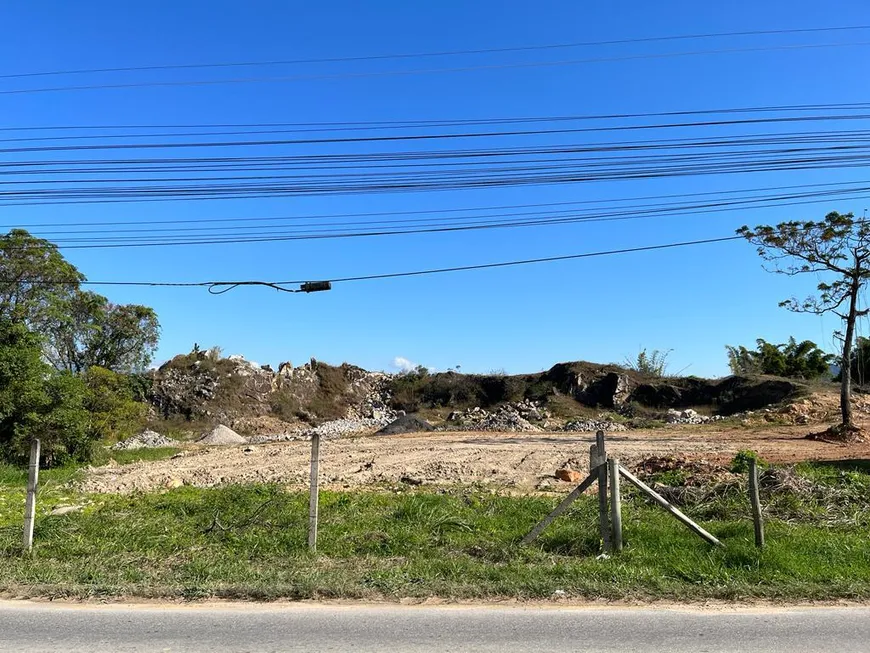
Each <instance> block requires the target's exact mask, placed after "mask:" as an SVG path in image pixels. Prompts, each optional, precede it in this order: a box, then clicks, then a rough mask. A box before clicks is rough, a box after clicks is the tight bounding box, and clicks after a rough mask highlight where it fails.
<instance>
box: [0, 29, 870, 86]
mask: <svg viewBox="0 0 870 653" xmlns="http://www.w3.org/2000/svg"><path fill="white" fill-rule="evenodd" d="M868 45H870V41H852V42H840V43H805V44H795V45H769V46H759V47H742V48H720V49H712V50H694V51H688V52H663V53H645V54H633V55H622V56H612V57H591V58H587V59H567V60H561V61H523V62H514V63H502V64H487V65H476V66H457V67H450V68H425V69H422V68H417V69H410V70H379V71H366V72H342V73H324V74H300V75H276V76H266V77H240V78H229V79H198V80H177V81H175V80H164V81H150V82H122V83H114V84H91V85H87V84H83V85H68V86H46V87H39V88H17V89H4V90H0V95H26V94H31V93H56V92H70V91H94V90H120V89H138V88H178V87H197V86H199V87H201V86H220V85H228V84H264V83H279V82H280V83H285V82H302V81H316V80H326V79H363V78H375V77H395V76H408V75H432V74H445V73H463V72H478V71H496V70H508V69H528V68H545V67H561V66H577V65H583V64H595V63H616V62H621V61H637V60H650V59H668V58H678V57H692V56H709V55H719V54H741V53H752V52H772V51H798V50H808V49H832V48H846V47H865V46H868Z"/></svg>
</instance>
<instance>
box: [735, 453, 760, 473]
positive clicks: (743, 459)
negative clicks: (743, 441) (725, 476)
mask: <svg viewBox="0 0 870 653" xmlns="http://www.w3.org/2000/svg"><path fill="white" fill-rule="evenodd" d="M750 460H754V461H755V464H756V465H758V467H759V469H760V468H762V467H764V466H765V462H764V461H763V460H762V459H761V458H759V457H758V454H757V453H756V452H755V451H750V450H749V449H744V450H743V451H738V452H737V454H736V455H735V456H734V458H733V459H732V460H731V465H730V466H729V469H730V470H731V473H732V474H746V473H747V472H748V471H749V461H750Z"/></svg>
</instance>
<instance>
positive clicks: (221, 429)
mask: <svg viewBox="0 0 870 653" xmlns="http://www.w3.org/2000/svg"><path fill="white" fill-rule="evenodd" d="M245 442H247V440H246V439H245V438H243V437H242V436H241V435H239V434H238V433H236V432H235V431H233V430H232V429H231V428H229V427H228V426H224V425H223V424H218V425H217V426H215V427H214V428H213V429H212V430H211V431H210V432H209V433H206V434H205V435H204V436H202V437H201V438H200V439H199V440H197V443H198V444H206V445H221V444H244V443H245Z"/></svg>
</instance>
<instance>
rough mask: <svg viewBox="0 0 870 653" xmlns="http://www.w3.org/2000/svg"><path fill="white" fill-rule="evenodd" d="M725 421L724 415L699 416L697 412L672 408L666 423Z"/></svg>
mask: <svg viewBox="0 0 870 653" xmlns="http://www.w3.org/2000/svg"><path fill="white" fill-rule="evenodd" d="M723 419H725V418H724V417H722V415H712V416H711V415H699V414H698V413H697V411H694V410H692V409H691V408H688V409H686V410H674V409H673V408H671V409H670V410H669V411H668V414H667V416H666V417H665V421H666V422H667V423H668V424H707V423H708V422H718V421H720V420H723Z"/></svg>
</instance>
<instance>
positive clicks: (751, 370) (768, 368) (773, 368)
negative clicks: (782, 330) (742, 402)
mask: <svg viewBox="0 0 870 653" xmlns="http://www.w3.org/2000/svg"><path fill="white" fill-rule="evenodd" d="M755 342H756V349H755V351H752V350H751V349H747V348H746V347H742V346H740V347H732V346H731V345H726V346H725V349H726V351H727V352H728V366H729V367H730V368H731V372H732V373H733V374H738V375H743V376H746V375H751V374H770V375H772V376H785V377H789V378H796V379H816V378H819V377H822V376H825V375H830V369H831V368H830V365H831V363H832V362H833V360H834V356H832V355H831V354H826V353H825V352H823V351H822V350H821V349H819V348H818V347H817V346H816V343H814V342H813V341H811V340H804V341H802V342H797V341H796V340H795V339H794V338H789V339H788V342H787V343H784V344H781V345H774V344H773V343H770V342H767V341H765V340H764V339H762V338H759V339H758V340H756V341H755ZM859 344H860V339H859Z"/></svg>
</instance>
